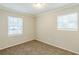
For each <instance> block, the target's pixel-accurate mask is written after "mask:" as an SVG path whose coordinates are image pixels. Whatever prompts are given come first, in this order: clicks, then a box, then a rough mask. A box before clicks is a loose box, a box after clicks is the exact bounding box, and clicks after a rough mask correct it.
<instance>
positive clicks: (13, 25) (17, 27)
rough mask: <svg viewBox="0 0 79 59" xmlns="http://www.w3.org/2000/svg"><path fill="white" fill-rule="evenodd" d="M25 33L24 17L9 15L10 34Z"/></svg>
mask: <svg viewBox="0 0 79 59" xmlns="http://www.w3.org/2000/svg"><path fill="white" fill-rule="evenodd" d="M22 33H23V19H22V18H19V17H12V16H9V17H8V35H12V36H14V35H18V34H22Z"/></svg>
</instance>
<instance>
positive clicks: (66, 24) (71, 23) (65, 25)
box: [57, 13, 78, 31]
mask: <svg viewBox="0 0 79 59" xmlns="http://www.w3.org/2000/svg"><path fill="white" fill-rule="evenodd" d="M77 22H78V14H77V13H72V14H67V15H62V16H58V17H57V29H58V30H67V31H77V30H78V23H77Z"/></svg>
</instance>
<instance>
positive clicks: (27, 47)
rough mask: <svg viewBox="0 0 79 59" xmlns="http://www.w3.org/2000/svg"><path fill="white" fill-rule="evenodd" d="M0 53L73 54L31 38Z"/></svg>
mask: <svg viewBox="0 0 79 59" xmlns="http://www.w3.org/2000/svg"><path fill="white" fill-rule="evenodd" d="M0 55H75V54H74V53H71V52H68V51H65V50H62V49H59V48H56V47H54V46H50V45H47V44H45V43H42V42H39V41H36V40H33V41H30V42H27V43H23V44H20V45H17V46H13V47H10V48H7V49H4V50H1V51H0Z"/></svg>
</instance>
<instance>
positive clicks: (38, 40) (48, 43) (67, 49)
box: [36, 39, 79, 55]
mask: <svg viewBox="0 0 79 59" xmlns="http://www.w3.org/2000/svg"><path fill="white" fill-rule="evenodd" d="M36 40H38V41H40V42H43V43H46V44H48V45H51V46H55V47H58V48H60V49H63V50H67V51H70V52H72V53H75V54H78V55H79V53H78V52H75V51H72V50H70V49H67V48H63V47H60V46H57V45H55V44H51V43H50V42H46V41H44V40H40V39H36Z"/></svg>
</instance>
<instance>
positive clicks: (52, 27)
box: [36, 5, 79, 53]
mask: <svg viewBox="0 0 79 59" xmlns="http://www.w3.org/2000/svg"><path fill="white" fill-rule="evenodd" d="M74 12H78V13H79V5H78V6H72V7H69V8H62V9H61V8H60V9H58V10H56V11H50V12H47V13H43V14H40V15H38V16H37V24H36V25H37V26H36V29H37V39H38V40H40V41H43V42H45V43H48V44H51V45H55V46H57V47H60V48H64V49H66V50H69V51H72V52H76V53H79V31H76V32H75V31H74V32H72V31H64V30H57V16H59V15H63V14H69V13H74ZM78 20H79V19H78Z"/></svg>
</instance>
